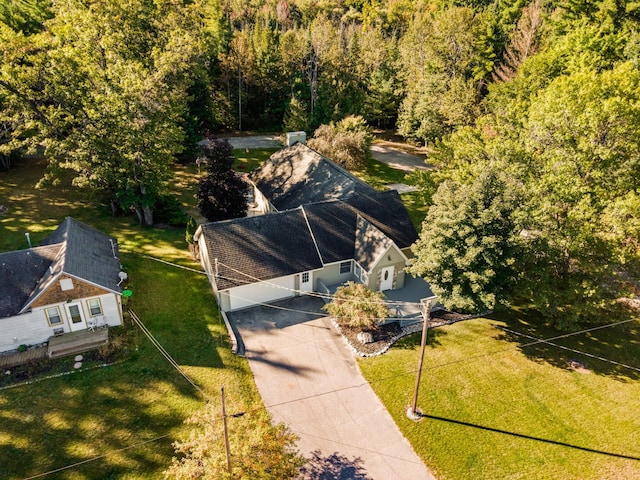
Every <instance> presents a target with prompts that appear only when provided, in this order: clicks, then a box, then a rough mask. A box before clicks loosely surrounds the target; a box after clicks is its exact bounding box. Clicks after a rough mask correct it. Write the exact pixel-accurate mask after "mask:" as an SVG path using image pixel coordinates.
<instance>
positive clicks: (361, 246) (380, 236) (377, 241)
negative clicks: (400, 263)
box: [353, 215, 393, 272]
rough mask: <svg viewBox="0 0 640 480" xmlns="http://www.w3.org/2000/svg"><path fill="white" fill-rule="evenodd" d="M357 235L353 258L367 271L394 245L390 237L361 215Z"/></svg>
mask: <svg viewBox="0 0 640 480" xmlns="http://www.w3.org/2000/svg"><path fill="white" fill-rule="evenodd" d="M355 237H356V239H355V249H354V250H355V253H354V254H353V259H354V260H356V261H357V262H358V263H359V264H360V266H361V267H362V268H363V269H364V270H365V271H367V272H368V271H369V270H370V269H371V267H373V264H374V263H375V261H376V260H377V259H378V258H379V257H380V255H382V254H383V253H384V252H385V251H386V250H387V249H388V248H389V247H391V246H392V245H393V241H392V240H391V239H390V238H389V237H387V236H386V235H385V234H384V233H382V232H381V231H380V230H379V229H378V228H376V227H375V226H374V225H372V224H371V223H369V222H368V221H366V220H365V219H364V218H362V217H361V216H360V215H358V219H357V221H356V232H355Z"/></svg>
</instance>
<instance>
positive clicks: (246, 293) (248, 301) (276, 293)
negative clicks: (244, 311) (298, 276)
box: [229, 276, 295, 310]
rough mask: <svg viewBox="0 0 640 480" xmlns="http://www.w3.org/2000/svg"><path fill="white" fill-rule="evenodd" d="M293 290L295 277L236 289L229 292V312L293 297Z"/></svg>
mask: <svg viewBox="0 0 640 480" xmlns="http://www.w3.org/2000/svg"><path fill="white" fill-rule="evenodd" d="M280 287H282V288H280ZM294 288H295V276H290V277H282V278H275V279H273V280H269V281H268V282H261V283H255V284H253V285H244V286H242V287H236V288H233V289H231V290H229V307H230V309H231V310H238V309H239V308H246V307H251V306H253V305H255V304H256V303H267V302H273V301H275V300H280V299H283V298H289V297H293V296H294V291H293V289H294Z"/></svg>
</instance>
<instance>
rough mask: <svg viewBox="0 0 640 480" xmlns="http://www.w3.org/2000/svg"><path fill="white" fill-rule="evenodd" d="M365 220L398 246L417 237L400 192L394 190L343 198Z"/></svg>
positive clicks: (413, 240) (410, 242) (403, 246)
mask: <svg viewBox="0 0 640 480" xmlns="http://www.w3.org/2000/svg"><path fill="white" fill-rule="evenodd" d="M345 202H347V203H348V204H349V205H351V206H352V207H353V208H355V209H356V210H357V211H358V213H360V214H361V215H362V216H363V217H364V218H365V219H366V220H368V221H369V222H371V223H372V224H373V225H375V226H376V227H377V228H379V229H380V230H382V232H383V233H384V234H385V235H386V236H388V237H389V238H391V239H392V240H393V241H394V242H395V244H396V245H397V246H398V247H400V248H407V247H410V246H411V245H412V244H413V243H415V241H416V240H417V239H418V231H417V230H416V227H414V226H413V222H412V221H411V218H410V217H409V213H408V212H407V209H406V207H405V206H404V203H402V199H401V198H400V194H399V193H398V192H397V191H396V190H387V191H385V192H378V191H376V190H373V192H368V193H362V194H360V195H352V196H350V197H349V198H347V199H345Z"/></svg>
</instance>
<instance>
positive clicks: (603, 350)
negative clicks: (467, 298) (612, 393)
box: [488, 309, 640, 382]
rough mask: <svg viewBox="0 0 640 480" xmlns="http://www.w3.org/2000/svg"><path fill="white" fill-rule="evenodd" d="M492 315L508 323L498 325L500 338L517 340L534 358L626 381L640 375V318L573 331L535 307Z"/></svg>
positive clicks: (527, 353)
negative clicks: (548, 321) (550, 320)
mask: <svg viewBox="0 0 640 480" xmlns="http://www.w3.org/2000/svg"><path fill="white" fill-rule="evenodd" d="M488 318H490V319H494V320H498V321H500V322H502V323H504V324H505V325H504V327H501V326H500V325H497V326H496V327H497V328H498V329H500V330H501V332H500V334H499V335H498V337H497V339H498V340H506V341H509V342H513V343H515V344H517V345H518V346H519V348H520V350H521V351H522V352H523V353H524V354H525V355H526V356H527V357H528V358H529V359H531V360H534V361H536V362H545V363H548V364H550V365H553V366H555V367H558V368H562V369H564V370H571V371H577V372H580V373H585V374H588V373H596V374H600V375H606V376H609V377H611V378H614V379H616V380H619V381H623V382H626V381H635V380H638V379H640V362H639V361H638V359H640V323H639V322H638V321H637V320H635V321H629V322H626V323H623V324H620V325H615V326H611V327H604V328H597V327H598V325H597V324H594V325H592V326H586V327H585V329H590V328H593V329H594V330H593V331H590V332H585V333H575V334H572V332H563V331H559V330H556V329H554V328H551V327H549V326H547V325H544V324H543V318H544V316H543V315H541V314H540V313H538V312H535V311H532V310H520V309H510V310H508V311H503V312H499V313H494V314H492V315H490V316H489V317H488ZM628 318H629V317H627V319H628ZM624 320H625V319H624V318H622V321H624ZM616 321H621V319H615V318H612V319H611V321H610V322H609V323H616ZM559 337H560V338H559ZM543 340H544V341H543ZM597 357H599V358H597Z"/></svg>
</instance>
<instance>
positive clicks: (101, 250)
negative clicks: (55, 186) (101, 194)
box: [0, 217, 122, 352]
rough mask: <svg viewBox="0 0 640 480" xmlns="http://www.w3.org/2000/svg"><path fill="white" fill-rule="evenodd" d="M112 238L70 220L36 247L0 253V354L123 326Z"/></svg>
mask: <svg viewBox="0 0 640 480" xmlns="http://www.w3.org/2000/svg"><path fill="white" fill-rule="evenodd" d="M120 271H121V266H120V260H119V259H118V244H117V242H116V240H115V239H114V238H111V237H109V236H108V235H106V234H104V233H102V232H99V231H98V230H96V229H94V228H92V227H89V226H88V225H85V224H84V223H81V222H79V221H77V220H74V219H73V218H71V217H67V218H66V219H65V220H64V222H63V223H62V224H61V225H60V226H59V227H58V228H57V229H56V230H55V231H54V232H53V233H51V234H50V235H49V236H47V237H46V238H45V239H44V241H43V242H42V243H41V244H40V245H39V246H38V247H35V248H29V249H27V250H17V251H13V252H6V253H0V352H6V351H10V350H15V349H17V348H18V347H19V346H20V345H34V344H38V343H44V342H46V341H47V340H48V339H49V338H50V337H52V336H55V335H62V334H65V333H69V332H74V331H78V330H86V329H88V328H89V327H93V326H101V325H109V326H117V325H121V324H122V302H121V293H122V289H121V287H120V285H119V283H120V277H119V274H120Z"/></svg>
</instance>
